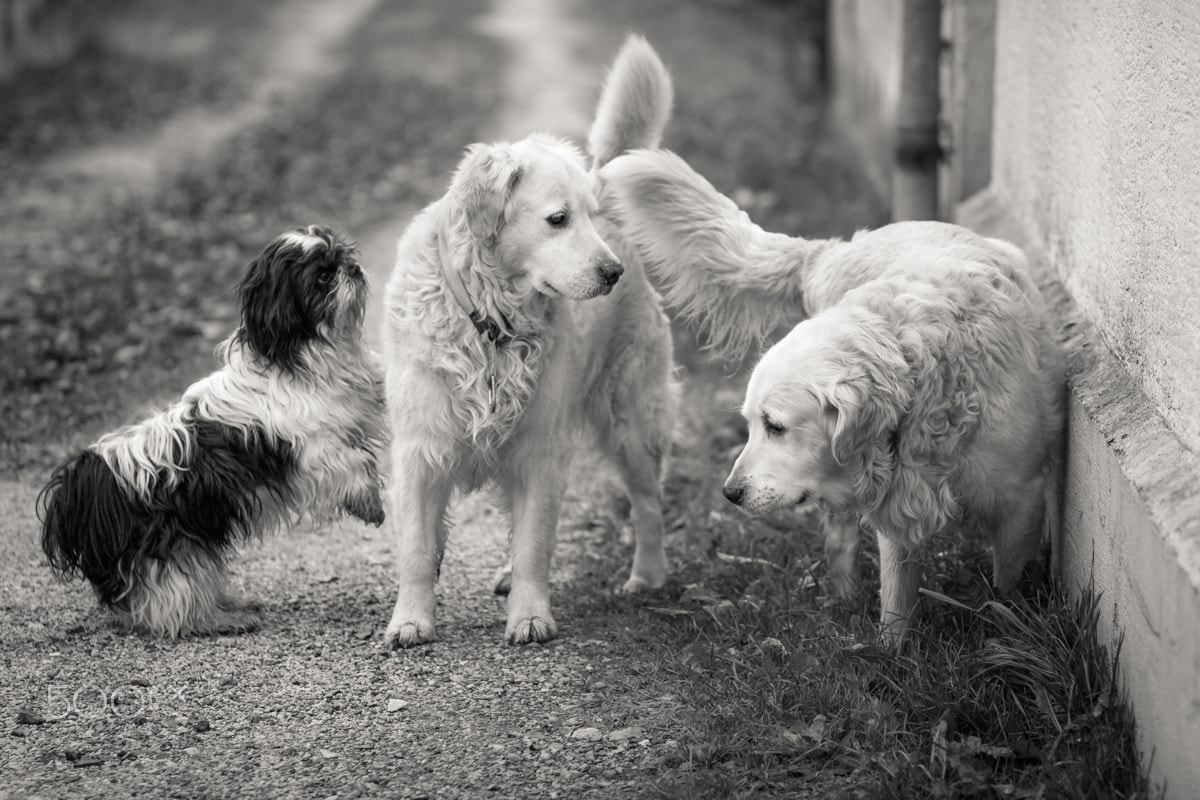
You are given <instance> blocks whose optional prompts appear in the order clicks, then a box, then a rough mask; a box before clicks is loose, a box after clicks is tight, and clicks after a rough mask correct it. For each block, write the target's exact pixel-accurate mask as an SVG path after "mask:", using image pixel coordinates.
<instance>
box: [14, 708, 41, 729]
mask: <svg viewBox="0 0 1200 800" xmlns="http://www.w3.org/2000/svg"><path fill="white" fill-rule="evenodd" d="M17 724H18V725H45V724H46V718H45V717H43V716H42V715H41V714H36V713H34V712H32V711H25V710H24V709H22V710H21V711H18V712H17Z"/></svg>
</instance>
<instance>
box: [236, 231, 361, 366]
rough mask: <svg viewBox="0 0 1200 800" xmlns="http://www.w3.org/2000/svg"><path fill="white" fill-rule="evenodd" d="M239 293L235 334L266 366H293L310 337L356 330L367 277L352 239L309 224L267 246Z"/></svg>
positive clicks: (244, 279)
mask: <svg viewBox="0 0 1200 800" xmlns="http://www.w3.org/2000/svg"><path fill="white" fill-rule="evenodd" d="M237 293H238V299H239V301H240V303H241V309H242V325H241V328H240V329H239V330H238V337H239V338H240V339H241V340H242V341H243V342H245V343H246V345H248V346H249V348H250V349H251V350H252V351H254V353H255V354H256V355H257V356H258V357H259V358H261V359H263V360H264V361H265V362H266V363H267V364H269V365H271V366H278V367H282V368H284V369H294V368H296V367H297V366H299V365H300V363H301V361H302V355H303V351H304V347H305V346H306V345H308V344H309V343H311V342H313V341H314V340H318V339H329V338H332V337H337V336H354V335H357V334H358V333H359V331H360V329H361V324H362V316H363V310H364V308H365V307H366V299H367V280H366V276H365V275H364V274H363V271H362V265H361V264H360V263H359V257H358V250H357V248H356V247H355V246H354V244H353V243H352V242H350V241H349V240H348V239H346V238H345V237H344V236H342V235H341V234H339V233H338V232H336V231H334V230H333V229H331V228H326V227H323V226H320V225H309V226H308V227H307V228H298V229H296V230H295V231H292V232H289V233H285V234H282V235H280V236H278V237H276V238H275V240H274V241H273V242H271V243H270V244H269V245H267V247H266V249H264V250H263V251H262V253H260V254H259V256H258V257H257V258H255V259H254V260H253V261H252V262H250V267H249V268H248V269H247V271H246V277H245V278H243V279H242V282H241V284H239V285H238V289H237Z"/></svg>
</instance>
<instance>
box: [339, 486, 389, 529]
mask: <svg viewBox="0 0 1200 800" xmlns="http://www.w3.org/2000/svg"><path fill="white" fill-rule="evenodd" d="M345 509H346V511H347V512H349V513H350V514H351V516H354V517H357V518H358V519H360V520H362V521H363V522H365V523H367V524H368V525H374V526H375V527H376V528H378V527H379V526H380V525H382V524H383V520H384V517H385V515H384V513H383V500H382V499H381V498H380V496H379V490H378V489H376V490H374V491H370V492H365V493H363V494H361V495H357V496H354V497H351V498H350V499H349V500H347V501H346V505H345Z"/></svg>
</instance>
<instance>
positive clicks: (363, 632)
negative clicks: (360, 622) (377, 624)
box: [354, 625, 375, 642]
mask: <svg viewBox="0 0 1200 800" xmlns="http://www.w3.org/2000/svg"><path fill="white" fill-rule="evenodd" d="M374 635H375V628H373V627H371V626H370V625H365V626H363V627H361V628H359V629H358V630H356V631H355V632H354V638H355V639H361V640H362V641H364V642H365V641H367V640H368V639H370V638H371V637H372V636H374Z"/></svg>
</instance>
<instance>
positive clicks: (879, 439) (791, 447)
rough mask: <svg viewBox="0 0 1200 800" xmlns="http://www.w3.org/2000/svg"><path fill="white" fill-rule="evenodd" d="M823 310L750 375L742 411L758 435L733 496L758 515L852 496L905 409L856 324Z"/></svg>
mask: <svg viewBox="0 0 1200 800" xmlns="http://www.w3.org/2000/svg"><path fill="white" fill-rule="evenodd" d="M831 316H832V315H822V316H821V317H817V318H814V319H811V320H808V321H806V322H802V323H801V324H800V325H798V326H796V328H795V329H794V330H793V331H792V332H791V333H790V334H788V336H786V337H785V338H784V339H783V340H782V341H780V342H779V343H778V344H776V345H775V346H774V347H772V348H771V349H770V350H769V351H767V354H766V355H765V356H764V357H763V359H762V361H761V362H760V363H759V364H758V366H757V367H755V369H754V373H753V374H752V375H751V376H750V384H749V386H748V387H747V389H746V401H745V404H744V406H743V408H742V413H743V415H744V416H745V417H746V420H747V422H748V423H749V429H750V438H749V441H748V442H747V443H746V447H745V449H743V450H742V453H741V455H740V456H738V459H737V462H736V463H735V464H734V465H733V471H732V472H731V473H730V475H729V478H728V479H727V480H726V482H725V496H726V497H727V498H728V499H729V500H730V501H731V502H733V503H735V504H736V505H738V506H740V507H741V508H742V509H743V510H744V511H746V512H747V513H750V514H764V513H766V512H768V511H773V510H775V509H777V508H782V507H784V506H789V505H807V504H810V503H819V504H821V505H823V506H825V507H827V508H829V509H831V510H834V511H845V510H847V509H848V508H850V507H851V506H852V505H853V504H854V500H855V497H856V494H857V493H858V491H859V489H860V487H861V482H862V478H863V475H864V471H865V470H868V469H870V468H871V466H872V465H873V464H874V463H875V462H876V461H877V460H878V457H879V453H878V452H877V451H878V450H879V449H880V448H883V449H884V450H886V449H887V448H888V437H889V436H890V435H893V434H894V431H895V428H896V424H897V415H896V409H895V404H894V403H892V402H891V398H890V394H889V393H888V392H886V391H885V389H884V387H882V386H880V385H879V382H878V381H877V380H876V378H875V377H873V376H872V374H871V370H870V367H869V361H865V360H864V359H863V358H862V353H861V349H860V348H859V347H857V346H853V345H851V344H850V343H849V342H848V341H846V339H845V337H847V336H849V337H850V338H854V336H855V335H856V334H855V333H854V332H853V331H852V330H851V331H849V332H848V331H847V330H846V329H845V327H844V326H842V327H840V329H839V328H838V327H837V326H835V325H832V324H830V323H831V322H833V320H832V319H831Z"/></svg>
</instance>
